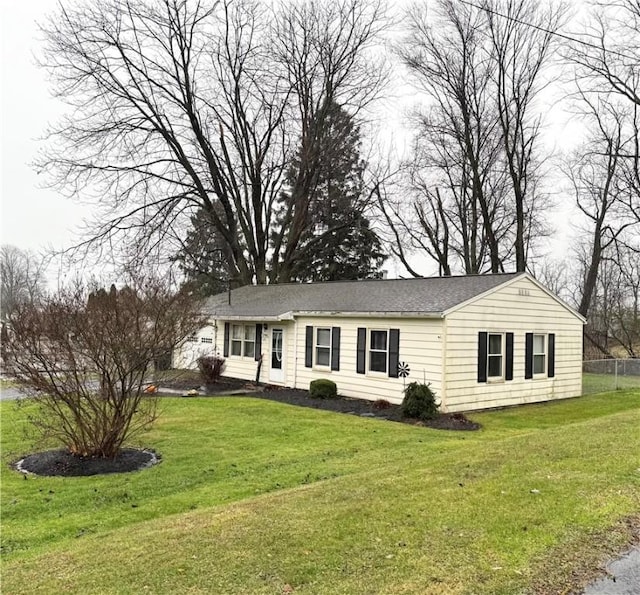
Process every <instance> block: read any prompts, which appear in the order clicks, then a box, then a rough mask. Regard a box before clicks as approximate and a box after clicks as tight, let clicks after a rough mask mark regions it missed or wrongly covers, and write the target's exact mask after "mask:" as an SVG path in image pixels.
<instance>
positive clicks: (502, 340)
mask: <svg viewBox="0 0 640 595" xmlns="http://www.w3.org/2000/svg"><path fill="white" fill-rule="evenodd" d="M494 336H499V337H500V376H491V375H490V374H489V368H490V366H489V361H490V360H491V358H492V357H498V354H497V353H494V354H491V353H490V351H489V346H490V345H491V337H494ZM505 367H506V333H491V332H488V333H487V383H499V382H505Z"/></svg>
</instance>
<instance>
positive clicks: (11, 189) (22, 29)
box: [0, 0, 580, 276]
mask: <svg viewBox="0 0 640 595" xmlns="http://www.w3.org/2000/svg"><path fill="white" fill-rule="evenodd" d="M56 8H57V2H56V0H22V1H20V0H2V1H1V2H0V39H1V43H2V59H1V60H0V75H1V76H0V81H1V83H0V84H1V87H0V88H1V118H0V158H1V163H2V167H1V169H0V188H1V197H2V201H1V211H0V219H1V221H2V226H1V231H0V242H1V243H7V244H14V245H16V246H18V247H20V248H27V249H31V250H34V251H36V252H37V251H40V250H42V249H45V248H49V247H53V248H56V249H60V248H63V247H68V246H69V245H71V244H72V243H73V241H74V239H76V238H77V237H78V236H77V235H75V236H74V230H75V231H77V230H78V228H79V227H80V226H81V224H82V220H83V217H87V216H88V215H89V211H88V209H87V207H82V206H80V205H78V204H77V203H75V202H72V201H70V200H68V199H66V198H64V197H62V196H60V195H59V194H58V193H56V192H55V191H52V190H48V189H45V188H43V187H42V186H43V183H44V180H42V178H41V177H40V176H38V174H37V173H36V172H35V171H34V169H33V167H32V166H31V165H30V163H31V162H32V161H33V160H34V158H35V157H36V155H37V152H38V150H39V148H40V147H41V146H42V144H43V143H42V142H41V141H40V139H41V138H42V136H43V134H44V132H45V130H46V128H47V125H48V123H50V122H54V121H55V120H56V117H57V116H58V115H59V114H60V113H61V111H62V110H61V105H60V104H59V103H58V102H57V101H56V100H55V99H54V98H53V97H51V95H50V93H49V87H48V83H47V81H46V74H45V72H44V71H43V70H41V69H39V68H38V67H37V66H36V65H35V58H34V53H36V52H38V51H39V47H40V43H41V40H40V33H39V31H38V28H37V25H36V22H37V21H42V20H43V19H44V18H45V17H46V15H47V14H49V13H50V12H54V11H55V10H56ZM394 119H396V118H394ZM396 121H397V120H396ZM547 125H548V131H549V133H550V139H551V140H550V143H551V145H555V144H556V143H559V144H562V145H564V144H565V143H566V142H568V141H569V142H570V140H571V138H572V137H574V136H575V135H576V134H577V133H578V131H579V129H580V128H579V125H576V123H575V122H569V123H567V122H566V114H565V113H564V112H562V111H560V110H558V109H556V110H550V111H549V113H548V114H547ZM396 136H397V135H396ZM556 199H559V200H560V202H562V203H565V206H567V203H569V202H570V200H571V199H570V198H568V197H562V196H556ZM562 210H563V211H564V210H565V209H562ZM566 235H567V228H566V226H565V227H564V230H563V231H560V232H559V233H558V236H559V237H558V238H557V240H558V239H559V240H562V238H563V237H566ZM557 240H556V241H557ZM560 243H561V244H562V243H563V242H562V241H561V242H560ZM388 264H389V265H391V263H388ZM387 268H390V269H391V270H390V273H391V276H395V275H396V274H399V273H400V274H402V273H403V270H402V269H401V268H397V267H394V266H388V267H387ZM396 269H397V270H396Z"/></svg>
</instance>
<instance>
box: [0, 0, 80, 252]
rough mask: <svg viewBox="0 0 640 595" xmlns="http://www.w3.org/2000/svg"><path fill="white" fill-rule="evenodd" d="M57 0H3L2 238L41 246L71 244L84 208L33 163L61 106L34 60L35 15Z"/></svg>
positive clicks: (0, 32)
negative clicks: (49, 184)
mask: <svg viewBox="0 0 640 595" xmlns="http://www.w3.org/2000/svg"><path fill="white" fill-rule="evenodd" d="M56 4H57V3H56V2H55V1H54V0H27V1H16V0H4V1H3V2H0V23H1V28H0V35H1V40H2V60H1V61H0V68H1V79H0V80H1V91H2V92H1V95H2V112H1V113H2V117H1V120H0V139H1V143H0V151H1V153H0V154H1V160H2V169H1V170H0V180H1V186H0V187H1V188H2V194H1V195H2V211H1V219H2V228H1V232H0V234H1V235H0V239H1V241H2V243H6V244H14V245H16V246H18V247H20V248H29V249H32V250H34V251H39V250H40V249H41V248H44V247H47V246H53V247H54V248H60V247H63V246H68V245H69V244H70V243H71V241H72V238H73V232H72V230H73V228H74V226H77V225H79V224H80V223H81V221H82V209H81V208H80V207H79V206H78V205H75V204H73V203H71V202H70V201H69V200H66V199H65V198H63V197H61V196H60V195H59V194H57V193H56V192H54V191H51V190H47V189H44V188H42V184H43V180H42V179H41V178H40V177H39V176H38V174H37V173H36V172H35V171H34V169H33V168H32V167H31V166H30V163H31V162H32V161H33V159H34V158H35V156H36V154H37V152H38V150H39V147H40V146H41V143H39V142H38V139H40V138H42V135H43V134H44V132H45V130H46V128H47V125H48V123H49V122H52V121H55V119H56V117H57V115H58V114H59V113H60V111H61V110H60V105H59V104H58V102H57V101H56V100H55V99H54V98H53V97H51V95H50V93H49V91H48V85H47V82H46V79H45V73H44V71H42V70H40V69H39V68H38V67H37V66H36V65H35V60H34V51H37V50H38V47H39V41H38V38H39V32H38V29H37V26H36V20H42V19H43V17H44V16H45V15H46V14H48V13H49V12H51V11H53V10H55V8H56Z"/></svg>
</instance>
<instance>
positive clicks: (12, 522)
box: [0, 391, 640, 594]
mask: <svg viewBox="0 0 640 595" xmlns="http://www.w3.org/2000/svg"><path fill="white" fill-rule="evenodd" d="M162 406H163V409H164V411H163V414H162V417H161V419H160V421H159V422H158V424H157V425H156V426H155V428H154V429H153V430H152V431H151V432H149V433H148V434H147V435H145V436H144V437H143V438H142V440H141V445H142V446H148V447H153V448H156V449H157V450H158V451H159V452H160V453H161V454H162V456H163V462H162V463H161V464H160V465H158V466H156V467H154V468H152V469H149V470H145V471H143V472H140V473H134V474H127V475H118V476H102V477H91V478H44V477H40V478H36V477H29V478H28V479H26V480H25V479H23V478H22V477H21V476H20V475H19V474H17V473H16V472H14V471H12V470H10V469H9V468H8V465H7V463H8V462H9V461H11V460H14V459H15V458H17V457H18V456H19V455H21V454H24V453H25V452H26V451H28V450H29V448H28V446H27V444H26V443H24V441H23V440H22V439H21V437H20V436H21V426H23V425H24V423H25V422H24V419H25V412H24V411H15V410H14V408H13V406H12V405H11V404H7V403H3V404H2V408H1V410H0V411H1V413H2V458H3V463H4V464H3V468H2V471H1V473H2V501H1V505H2V551H3V566H2V577H3V584H2V592H3V593H59V592H69V593H291V592H294V593H496V594H500V593H505V594H506V593H522V592H526V591H527V590H529V591H531V590H535V591H537V592H549V593H552V592H560V591H561V590H562V589H566V588H567V587H569V586H571V585H572V584H576V582H579V581H581V580H585V578H586V577H588V573H586V574H585V573H584V572H583V571H584V570H585V569H586V570H588V569H589V568H592V567H593V566H594V564H595V563H596V562H597V561H598V559H599V558H600V557H601V556H602V555H603V552H605V553H606V551H612V550H615V548H618V547H622V545H623V544H624V543H625V542H626V541H628V540H629V538H630V530H629V528H628V527H627V526H626V525H625V524H624V523H623V522H622V521H623V519H625V518H630V517H634V515H636V516H635V519H636V520H637V515H638V511H639V510H640V461H639V460H638V454H639V452H640V432H638V427H639V426H640V392H638V391H635V392H616V393H614V394H613V393H612V394H608V395H597V396H591V397H584V398H581V399H575V400H571V401H565V402H555V403H550V404H545V405H532V406H527V407H522V408H518V409H509V410H504V411H496V412H488V413H482V414H475V415H474V416H473V417H474V419H475V420H477V421H480V423H482V424H483V426H484V429H483V430H482V431H480V432H476V433H453V432H441V431H436V430H429V429H424V428H419V427H411V426H406V425H402V424H395V423H390V422H384V421H379V420H371V419H362V418H356V417H351V416H345V415H341V414H333V413H327V412H322V411H317V410H311V409H302V408H294V407H290V406H287V405H282V404H278V403H272V402H269V401H263V400H258V399H249V398H237V397H236V398H220V399H189V400H186V399H182V400H180V399H173V400H172V399H166V400H163V401H162ZM605 550H606V551H605ZM576 570H578V574H577V575H576V574H575V571H576Z"/></svg>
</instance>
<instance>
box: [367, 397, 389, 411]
mask: <svg viewBox="0 0 640 595" xmlns="http://www.w3.org/2000/svg"><path fill="white" fill-rule="evenodd" d="M390 407H392V405H391V403H389V401H387V400H386V399H378V400H377V401H374V402H373V405H372V408H373V410H374V411H384V410H385V409H389V408H390Z"/></svg>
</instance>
